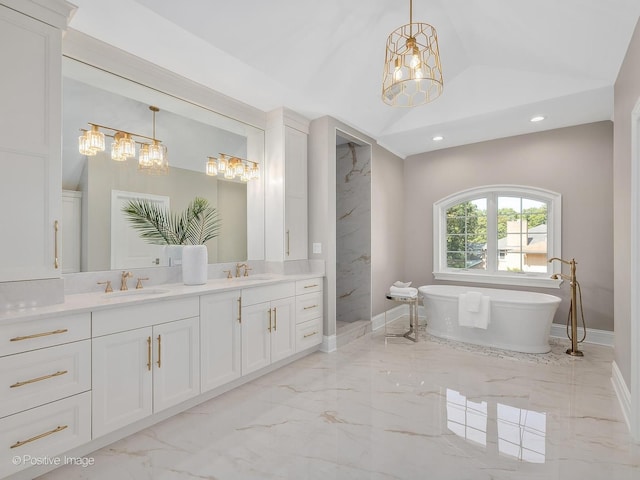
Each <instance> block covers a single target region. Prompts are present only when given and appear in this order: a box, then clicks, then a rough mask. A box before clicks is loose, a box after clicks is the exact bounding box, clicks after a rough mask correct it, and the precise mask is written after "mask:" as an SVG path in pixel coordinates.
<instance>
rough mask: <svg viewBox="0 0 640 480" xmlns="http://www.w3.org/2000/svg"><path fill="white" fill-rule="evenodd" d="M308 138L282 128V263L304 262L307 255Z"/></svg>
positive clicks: (301, 133) (299, 132) (306, 135)
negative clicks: (283, 161) (283, 172)
mask: <svg viewBox="0 0 640 480" xmlns="http://www.w3.org/2000/svg"><path fill="white" fill-rule="evenodd" d="M307 138H308V132H301V131H300V130H296V129H295V128H292V127H290V126H285V127H284V158H285V166H284V170H285V175H284V184H285V186H284V189H285V197H284V233H285V237H284V240H285V243H284V259H285V260H306V259H307V255H308V248H307V239H308V236H309V235H308V228H307Z"/></svg>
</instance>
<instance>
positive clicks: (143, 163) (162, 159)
mask: <svg viewBox="0 0 640 480" xmlns="http://www.w3.org/2000/svg"><path fill="white" fill-rule="evenodd" d="M149 110H151V112H153V136H152V138H151V140H152V143H151V144H149V143H145V144H143V145H142V146H141V147H140V154H139V156H138V170H141V171H143V172H145V173H149V174H152V175H166V174H167V173H169V159H168V155H167V147H166V146H164V145H162V144H161V143H160V140H157V139H156V112H159V111H160V109H159V108H158V107H154V106H153V105H152V106H150V107H149Z"/></svg>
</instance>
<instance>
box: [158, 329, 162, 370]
mask: <svg viewBox="0 0 640 480" xmlns="http://www.w3.org/2000/svg"><path fill="white" fill-rule="evenodd" d="M161 362H162V337H161V336H160V335H158V368H160V367H161V366H162V363H161Z"/></svg>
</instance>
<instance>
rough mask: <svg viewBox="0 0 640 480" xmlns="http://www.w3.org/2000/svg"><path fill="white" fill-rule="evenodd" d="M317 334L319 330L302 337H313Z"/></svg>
mask: <svg viewBox="0 0 640 480" xmlns="http://www.w3.org/2000/svg"><path fill="white" fill-rule="evenodd" d="M317 334H318V332H312V333H307V334H306V335H304V336H303V337H302V338H307V337H313V336H314V335H317Z"/></svg>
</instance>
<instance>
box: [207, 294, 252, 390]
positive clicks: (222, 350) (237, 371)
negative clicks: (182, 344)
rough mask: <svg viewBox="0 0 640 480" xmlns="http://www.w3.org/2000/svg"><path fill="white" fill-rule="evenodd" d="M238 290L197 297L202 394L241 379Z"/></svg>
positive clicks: (240, 329) (239, 296)
mask: <svg viewBox="0 0 640 480" xmlns="http://www.w3.org/2000/svg"><path fill="white" fill-rule="evenodd" d="M240 302H241V292H240V290H234V291H231V292H223V293H212V294H209V295H202V296H201V297H200V384H201V385H200V387H201V390H202V393H204V392H208V391H209V390H212V389H214V388H216V387H219V386H220V385H224V384H225V383H228V382H230V381H232V380H235V379H236V378H240V375H241V372H242V370H241V364H242V357H241V351H242V350H241V342H242V323H241V322H242V319H241V317H240Z"/></svg>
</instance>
